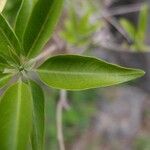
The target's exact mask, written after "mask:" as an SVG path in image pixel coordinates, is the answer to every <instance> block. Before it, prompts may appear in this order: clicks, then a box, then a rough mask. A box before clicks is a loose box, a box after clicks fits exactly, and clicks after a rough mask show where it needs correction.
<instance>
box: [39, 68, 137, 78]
mask: <svg viewBox="0 0 150 150" xmlns="http://www.w3.org/2000/svg"><path fill="white" fill-rule="evenodd" d="M38 72H40V73H45V74H47V73H50V74H62V75H100V74H101V75H106V74H109V73H100V72H95V73H93V72H70V71H68V72H67V71H56V70H51V71H50V70H43V69H38ZM110 74H111V75H113V74H118V73H111V72H110ZM138 74H139V75H140V73H139V72H137V73H126V74H124V73H119V76H126V75H138Z"/></svg>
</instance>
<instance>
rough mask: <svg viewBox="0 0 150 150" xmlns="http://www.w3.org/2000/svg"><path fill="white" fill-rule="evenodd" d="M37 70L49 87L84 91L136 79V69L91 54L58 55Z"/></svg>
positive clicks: (139, 74)
mask: <svg viewBox="0 0 150 150" xmlns="http://www.w3.org/2000/svg"><path fill="white" fill-rule="evenodd" d="M37 72H38V74H39V76H40V78H41V80H42V81H44V82H45V83H46V84H47V85H49V86H50V87H54V88H58V89H66V90H85V89H89V88H97V87H106V86H111V85H115V84H119V83H123V82H127V81H130V80H132V79H135V78H138V77H140V76H142V75H143V74H144V72H143V71H141V70H138V69H127V68H124V67H120V66H117V65H113V64H109V63H106V62H104V61H102V60H99V59H96V58H94V57H83V56H79V55H59V56H55V57H52V58H50V59H49V60H47V61H46V62H45V63H44V64H43V65H42V66H41V67H39V68H38V69H37Z"/></svg>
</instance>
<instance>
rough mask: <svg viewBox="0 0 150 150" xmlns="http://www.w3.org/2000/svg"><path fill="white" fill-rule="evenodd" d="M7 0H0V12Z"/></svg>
mask: <svg viewBox="0 0 150 150" xmlns="http://www.w3.org/2000/svg"><path fill="white" fill-rule="evenodd" d="M6 2H7V0H0V13H1V12H2V11H3V9H4V7H5V5H6Z"/></svg>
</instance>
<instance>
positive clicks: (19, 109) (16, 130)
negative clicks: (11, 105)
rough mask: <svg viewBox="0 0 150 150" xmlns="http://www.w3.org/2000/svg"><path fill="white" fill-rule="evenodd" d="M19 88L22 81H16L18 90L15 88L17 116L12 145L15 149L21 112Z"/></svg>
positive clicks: (15, 149)
mask: <svg viewBox="0 0 150 150" xmlns="http://www.w3.org/2000/svg"><path fill="white" fill-rule="evenodd" d="M21 88H22V83H21V82H19V83H18V90H17V95H18V96H17V99H18V100H17V111H16V113H17V114H16V115H17V117H16V121H15V123H16V129H15V135H16V136H15V138H14V141H15V142H14V143H15V145H14V150H17V145H18V138H19V137H18V133H19V126H20V114H21V113H20V112H21Z"/></svg>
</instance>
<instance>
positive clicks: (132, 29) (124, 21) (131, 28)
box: [120, 19, 136, 40]
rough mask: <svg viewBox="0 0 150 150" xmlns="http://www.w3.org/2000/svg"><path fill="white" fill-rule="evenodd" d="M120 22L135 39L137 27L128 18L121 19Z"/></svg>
mask: <svg viewBox="0 0 150 150" xmlns="http://www.w3.org/2000/svg"><path fill="white" fill-rule="evenodd" d="M120 24H121V25H122V27H123V28H124V29H125V31H126V32H127V33H128V35H129V37H130V38H132V40H134V39H135V36H136V27H135V26H134V25H133V24H132V23H131V22H130V21H128V20H127V19H121V20H120Z"/></svg>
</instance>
